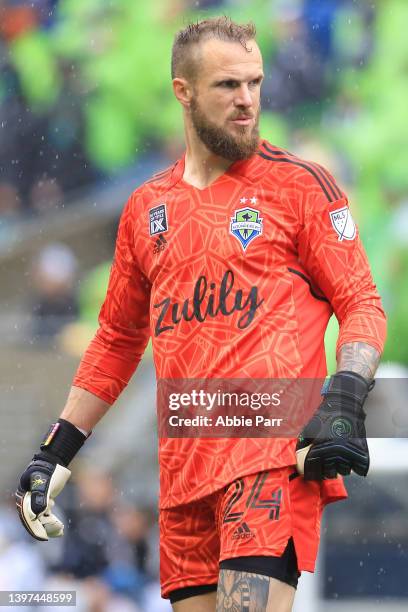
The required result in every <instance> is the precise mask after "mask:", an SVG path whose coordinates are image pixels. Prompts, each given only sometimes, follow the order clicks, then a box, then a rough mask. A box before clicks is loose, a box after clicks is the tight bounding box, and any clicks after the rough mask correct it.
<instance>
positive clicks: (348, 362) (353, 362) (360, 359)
mask: <svg viewBox="0 0 408 612" xmlns="http://www.w3.org/2000/svg"><path fill="white" fill-rule="evenodd" d="M380 357H381V355H380V353H379V352H378V351H377V350H376V349H375V348H373V347H372V346H370V345H369V344H366V343H365V342H349V343H347V344H343V346H342V347H341V349H340V351H339V354H338V357H337V371H338V372H340V371H341V370H349V371H350V372H356V374H360V376H363V377H364V378H367V379H368V380H371V379H372V378H374V374H375V372H376V370H377V368H378V364H379V362H380Z"/></svg>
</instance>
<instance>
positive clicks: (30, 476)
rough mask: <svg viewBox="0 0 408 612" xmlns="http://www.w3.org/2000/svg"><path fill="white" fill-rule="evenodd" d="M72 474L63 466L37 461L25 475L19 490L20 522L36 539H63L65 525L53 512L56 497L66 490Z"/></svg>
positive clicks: (17, 496)
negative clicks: (65, 487) (60, 537)
mask: <svg viewBox="0 0 408 612" xmlns="http://www.w3.org/2000/svg"><path fill="white" fill-rule="evenodd" d="M70 475H71V472H70V470H68V469H67V468H65V467H63V466H62V465H60V464H59V463H50V462H49V461H44V460H41V459H36V458H34V459H33V461H32V462H31V463H30V464H29V466H28V467H27V469H26V470H25V471H24V472H23V474H22V476H21V479H20V485H19V487H18V489H17V491H16V505H17V510H18V514H19V516H20V520H21V522H22V523H23V525H24V527H25V528H26V529H27V531H28V533H29V534H30V535H31V536H33V538H35V539H36V540H42V541H44V540H48V538H49V537H50V538H55V537H59V536H62V535H63V533H64V525H63V523H62V522H61V521H60V520H59V519H58V518H57V517H56V516H55V514H53V513H52V509H53V506H54V503H55V502H54V498H55V497H56V496H57V495H58V494H59V493H60V492H61V491H62V489H63V488H64V486H65V484H66V482H67V480H68V478H69V477H70Z"/></svg>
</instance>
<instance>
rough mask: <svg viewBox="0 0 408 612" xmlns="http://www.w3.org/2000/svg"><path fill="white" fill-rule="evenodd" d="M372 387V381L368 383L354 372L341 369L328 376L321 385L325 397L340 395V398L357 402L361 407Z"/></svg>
mask: <svg viewBox="0 0 408 612" xmlns="http://www.w3.org/2000/svg"><path fill="white" fill-rule="evenodd" d="M373 387H374V381H372V382H371V383H369V382H368V381H367V380H366V379H365V378H363V377H362V376H360V374H357V373H356V372H348V371H342V372H337V374H334V375H333V376H331V377H330V378H329V380H328V381H327V383H326V384H325V385H324V387H323V391H322V395H324V396H326V397H330V395H332V396H339V395H340V396H341V397H342V398H348V399H350V400H352V401H353V402H357V403H358V404H359V405H360V406H361V407H362V406H363V404H364V402H365V400H366V399H367V396H368V393H369V391H371V389H372V388H373Z"/></svg>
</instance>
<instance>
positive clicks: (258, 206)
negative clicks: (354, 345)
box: [74, 141, 385, 507]
mask: <svg viewBox="0 0 408 612" xmlns="http://www.w3.org/2000/svg"><path fill="white" fill-rule="evenodd" d="M183 173H184V158H183V159H181V160H179V161H178V162H177V163H176V164H175V165H174V166H172V167H171V168H169V169H168V170H166V171H164V172H162V173H160V174H159V175H157V176H156V177H153V178H152V179H151V180H150V181H148V182H147V183H145V184H144V185H142V186H141V187H140V188H138V189H137V190H136V191H135V192H134V193H133V194H132V196H131V197H130V199H129V201H128V203H127V205H126V207H125V210H124V212H123V214H122V217H121V222H120V226H119V232H118V239H117V245H116V250H115V259H114V262H113V266H112V271H111V277H110V282H109V288H108V293H107V297H106V300H105V303H104V305H103V307H102V309H101V313H100V318H99V321H100V328H99V330H98V332H97V333H96V336H95V338H94V340H93V341H92V342H91V344H90V346H89V348H88V350H87V351H86V353H85V355H84V357H83V359H82V362H81V364H80V367H79V370H78V372H77V374H76V377H75V379H74V385H77V386H79V387H83V388H85V389H87V390H88V391H90V392H91V393H94V394H95V395H97V396H99V397H101V398H102V399H104V400H105V401H107V402H109V403H112V402H114V401H115V399H116V398H117V396H118V395H119V393H120V392H121V391H122V389H123V388H124V387H125V386H126V384H127V383H128V381H129V379H130V377H131V376H132V374H133V372H134V370H135V368H136V367H137V365H138V363H139V361H140V358H141V356H142V354H143V351H144V349H145V346H146V344H147V342H148V338H149V336H150V335H151V336H152V341H153V353H154V362H155V367H156V373H157V377H158V378H223V377H225V378H279V377H283V378H299V377H305V378H324V376H325V375H326V360H325V352H324V332H325V329H326V326H327V322H328V320H329V318H330V316H331V314H332V312H333V311H334V312H335V314H336V317H337V318H338V320H339V323H340V334H339V340H338V347H340V346H341V345H342V344H344V343H346V342H353V341H362V342H366V343H368V344H370V345H371V346H373V347H375V348H376V349H377V350H379V351H382V348H383V344H384V339H385V316H384V312H383V309H382V307H381V301H380V298H379V296H378V293H377V290H376V287H375V285H374V283H373V279H372V276H371V273H370V269H369V265H368V262H367V258H366V255H365V252H364V249H363V247H362V244H361V242H360V238H359V236H358V233H357V230H356V228H355V226H354V223H353V221H352V218H351V214H350V212H349V208H348V202H347V198H346V196H345V194H344V193H343V192H342V191H341V190H340V189H339V187H338V186H337V185H336V183H335V181H334V179H333V177H332V176H331V175H330V174H329V173H328V172H327V171H326V170H324V169H323V168H322V167H321V166H319V165H318V164H314V163H310V162H305V161H304V160H301V159H299V158H297V157H295V156H294V155H291V154H290V153H288V152H286V151H283V150H282V149H278V148H276V147H273V146H272V145H270V144H269V143H267V142H266V141H263V142H262V143H261V144H260V147H259V150H258V152H257V153H256V154H254V155H253V156H252V157H251V158H249V159H248V160H244V161H239V162H236V163H234V164H232V165H231V167H230V168H229V170H228V171H227V172H225V174H223V175H222V176H221V177H219V178H218V179H217V180H216V181H214V182H213V183H212V184H211V185H210V186H209V187H207V188H206V189H202V190H200V189H197V188H195V187H193V186H191V185H189V184H187V183H186V182H185V181H184V180H183V178H182V177H183ZM159 447H160V449H159V451H160V485H161V501H160V503H161V506H162V507H172V506H175V505H178V504H182V503H186V502H188V501H190V500H193V499H198V498H200V497H203V496H206V495H209V494H210V493H211V492H213V491H215V490H217V489H219V488H220V487H223V486H225V485H226V484H228V483H230V482H232V481H234V480H235V479H236V478H237V477H240V476H243V475H245V474H251V473H255V472H258V471H262V470H267V469H272V468H279V467H282V466H288V465H294V464H295V448H294V447H295V440H293V439H276V438H271V439H186V438H185V439H160V441H159ZM338 482H340V481H338ZM336 486H340V487H342V485H341V484H336Z"/></svg>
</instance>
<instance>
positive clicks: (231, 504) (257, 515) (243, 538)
mask: <svg viewBox="0 0 408 612" xmlns="http://www.w3.org/2000/svg"><path fill="white" fill-rule="evenodd" d="M326 483H327V484H328V481H326ZM336 484H339V483H336ZM321 487H322V485H321V483H319V482H305V481H304V480H303V478H301V477H300V476H298V475H297V473H296V472H295V473H294V471H293V466H290V467H287V468H282V469H276V470H269V471H266V472H259V473H257V474H251V475H249V476H244V477H242V478H238V479H237V480H235V481H234V482H233V483H232V484H230V485H229V486H227V487H225V488H224V489H222V490H220V491H216V492H215V493H213V494H212V495H209V496H207V497H204V498H202V499H199V500H197V501H194V502H191V503H189V504H185V505H182V506H177V507H175V508H168V509H163V510H161V511H160V517H159V524H160V582H161V588H162V597H165V598H167V597H168V596H169V594H170V592H171V591H173V590H175V589H181V588H185V587H191V586H198V585H207V584H216V583H217V581H218V572H219V562H220V561H223V560H224V559H233V558H236V557H249V556H272V557H280V556H281V555H282V553H283V552H284V550H285V548H286V545H287V543H288V540H289V539H290V538H291V537H292V538H293V541H294V544H295V550H296V556H297V563H298V569H299V571H302V570H307V571H310V572H313V571H314V567H315V561H316V557H317V550H318V546H319V540H320V519H321V514H322V510H323V506H324V504H325V503H327V502H328V501H335V499H342V498H344V497H345V496H346V494H343V495H337V496H335V495H333V496H332V497H330V498H329V497H328V496H326V499H325V496H324V495H322V491H321Z"/></svg>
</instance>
